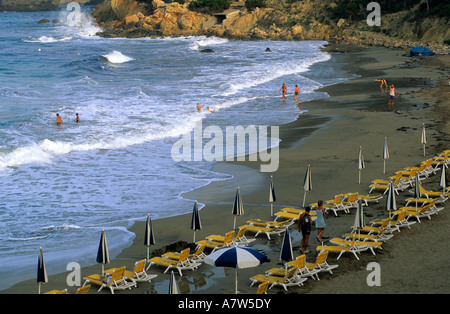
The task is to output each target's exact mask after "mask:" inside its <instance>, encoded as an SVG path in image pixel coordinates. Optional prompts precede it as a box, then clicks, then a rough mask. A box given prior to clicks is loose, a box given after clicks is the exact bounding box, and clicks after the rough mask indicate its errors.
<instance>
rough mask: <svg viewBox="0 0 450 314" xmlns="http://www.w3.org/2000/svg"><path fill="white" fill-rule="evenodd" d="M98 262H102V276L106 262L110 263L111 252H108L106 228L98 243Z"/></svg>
mask: <svg viewBox="0 0 450 314" xmlns="http://www.w3.org/2000/svg"><path fill="white" fill-rule="evenodd" d="M96 261H97V263H100V264H102V276H103V275H104V273H105V264H109V262H110V261H109V252H108V243H107V242H106V235H105V230H102V235H101V237H100V243H99V245H98V252H97V259H96Z"/></svg>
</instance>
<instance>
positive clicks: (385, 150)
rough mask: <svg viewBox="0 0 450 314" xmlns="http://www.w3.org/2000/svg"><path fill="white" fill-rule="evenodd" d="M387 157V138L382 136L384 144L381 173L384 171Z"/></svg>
mask: <svg viewBox="0 0 450 314" xmlns="http://www.w3.org/2000/svg"><path fill="white" fill-rule="evenodd" d="M387 159H389V149H388V145H387V138H386V137H385V138H384V145H383V174H385V173H386V160H387Z"/></svg>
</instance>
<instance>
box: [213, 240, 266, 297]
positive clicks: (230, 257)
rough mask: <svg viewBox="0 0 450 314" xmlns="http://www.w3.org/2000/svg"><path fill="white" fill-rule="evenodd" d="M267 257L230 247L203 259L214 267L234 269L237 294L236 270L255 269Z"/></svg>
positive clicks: (255, 252)
mask: <svg viewBox="0 0 450 314" xmlns="http://www.w3.org/2000/svg"><path fill="white" fill-rule="evenodd" d="M267 261H268V259H267V256H265V255H264V254H262V253H259V252H258V251H255V250H253V249H250V248H247V247H239V246H232V247H226V248H221V249H218V250H217V251H214V252H213V253H211V254H209V255H208V256H206V257H205V263H207V264H209V265H212V266H216V267H230V268H235V269H236V270H235V275H234V279H235V292H236V293H237V292H238V290H237V269H238V268H251V267H256V266H258V265H260V264H262V263H264V262H267Z"/></svg>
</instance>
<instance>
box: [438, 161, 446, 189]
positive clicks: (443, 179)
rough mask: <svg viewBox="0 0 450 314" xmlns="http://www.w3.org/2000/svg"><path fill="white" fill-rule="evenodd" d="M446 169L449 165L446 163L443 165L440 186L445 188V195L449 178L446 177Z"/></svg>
mask: <svg viewBox="0 0 450 314" xmlns="http://www.w3.org/2000/svg"><path fill="white" fill-rule="evenodd" d="M445 167H447V165H446V164H445V163H443V164H442V172H441V181H440V182H439V186H441V187H442V188H443V190H442V192H443V193H445V189H446V187H447V177H446V175H445Z"/></svg>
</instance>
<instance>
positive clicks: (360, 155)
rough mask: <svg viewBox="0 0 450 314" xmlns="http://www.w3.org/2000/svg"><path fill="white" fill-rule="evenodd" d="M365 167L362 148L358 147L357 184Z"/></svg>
mask: <svg viewBox="0 0 450 314" xmlns="http://www.w3.org/2000/svg"><path fill="white" fill-rule="evenodd" d="M365 167H366V166H365V164H364V156H363V152H362V146H359V152H358V170H359V179H358V183H360V184H361V170H362V169H364V168H365Z"/></svg>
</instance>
